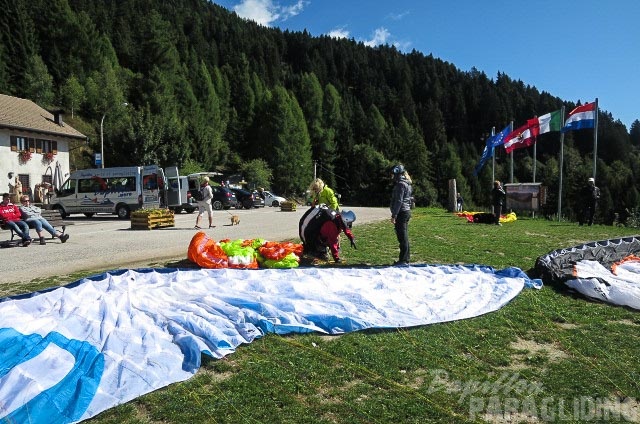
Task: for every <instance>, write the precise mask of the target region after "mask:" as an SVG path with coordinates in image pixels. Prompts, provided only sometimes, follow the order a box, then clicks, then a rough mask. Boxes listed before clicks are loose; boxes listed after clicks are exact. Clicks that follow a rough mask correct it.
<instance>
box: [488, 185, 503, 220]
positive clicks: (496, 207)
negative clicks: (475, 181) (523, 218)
mask: <svg viewBox="0 0 640 424" xmlns="http://www.w3.org/2000/svg"><path fill="white" fill-rule="evenodd" d="M506 197H507V194H506V193H505V192H504V189H503V188H502V184H500V181H498V180H495V181H494V182H493V190H491V205H492V206H493V217H494V221H493V223H494V224H496V225H502V224H500V215H501V214H502V207H503V206H504V203H505V199H506Z"/></svg>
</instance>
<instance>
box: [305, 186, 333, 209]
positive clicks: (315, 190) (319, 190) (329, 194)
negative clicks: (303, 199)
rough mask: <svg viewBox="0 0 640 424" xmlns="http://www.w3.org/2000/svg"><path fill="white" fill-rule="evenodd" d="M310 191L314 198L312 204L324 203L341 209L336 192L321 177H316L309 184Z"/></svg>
mask: <svg viewBox="0 0 640 424" xmlns="http://www.w3.org/2000/svg"><path fill="white" fill-rule="evenodd" d="M309 193H310V194H311V197H312V198H313V202H311V205H312V206H316V205H322V204H324V205H327V206H329V207H330V208H331V209H333V210H334V211H339V206H338V199H337V198H336V195H335V193H334V192H333V190H331V189H330V188H329V186H328V185H326V184H325V183H324V181H322V180H321V179H320V178H316V179H315V180H313V182H312V183H311V185H309Z"/></svg>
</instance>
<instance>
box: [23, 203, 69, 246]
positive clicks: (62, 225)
mask: <svg viewBox="0 0 640 424" xmlns="http://www.w3.org/2000/svg"><path fill="white" fill-rule="evenodd" d="M41 215H42V217H43V218H44V219H46V220H47V221H49V224H51V226H52V227H53V228H55V229H57V230H58V231H60V233H62V234H64V232H65V231H66V230H67V225H68V224H67V222H65V221H64V220H63V219H62V215H60V211H59V210H58V209H42V211H41ZM28 224H29V228H35V225H33V223H31V222H29V223H28ZM16 236H17V234H16V233H15V232H14V231H13V230H11V240H13V239H14V238H15V237H16ZM51 238H52V239H53V238H56V236H51Z"/></svg>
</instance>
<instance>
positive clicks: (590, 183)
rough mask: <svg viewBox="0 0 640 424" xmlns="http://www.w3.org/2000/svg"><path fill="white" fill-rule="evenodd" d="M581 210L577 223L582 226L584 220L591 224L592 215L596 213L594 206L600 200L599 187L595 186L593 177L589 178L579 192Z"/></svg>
mask: <svg viewBox="0 0 640 424" xmlns="http://www.w3.org/2000/svg"><path fill="white" fill-rule="evenodd" d="M581 197H582V211H581V213H580V216H579V217H578V225H580V226H582V225H584V223H585V222H586V223H587V224H588V225H589V226H591V225H593V216H594V215H595V213H596V206H598V200H600V189H599V188H598V187H596V180H595V178H589V179H588V180H587V185H586V186H584V188H583V189H582V192H581Z"/></svg>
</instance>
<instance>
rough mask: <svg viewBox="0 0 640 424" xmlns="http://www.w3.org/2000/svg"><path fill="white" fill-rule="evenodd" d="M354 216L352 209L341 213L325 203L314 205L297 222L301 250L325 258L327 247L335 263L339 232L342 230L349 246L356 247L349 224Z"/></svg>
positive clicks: (338, 246) (338, 245) (337, 260)
mask: <svg viewBox="0 0 640 424" xmlns="http://www.w3.org/2000/svg"><path fill="white" fill-rule="evenodd" d="M355 219H356V216H355V214H354V213H353V212H352V211H343V213H342V214H340V213H338V212H336V211H335V210H332V209H330V208H329V207H328V206H327V205H319V206H314V207H313V208H311V209H309V210H308V211H307V212H305V213H304V215H302V217H301V218H300V224H299V227H298V228H299V235H300V240H302V245H303V249H304V250H303V251H304V253H306V254H309V255H311V256H314V257H315V258H318V259H322V260H327V259H328V258H329V257H328V255H327V248H328V249H329V251H330V252H331V256H332V257H333V260H334V261H335V262H336V263H339V262H342V260H341V259H340V233H342V232H344V233H345V235H346V236H347V238H348V239H349V241H350V242H351V247H353V248H354V249H355V248H356V243H355V239H354V237H353V233H352V232H351V225H352V223H353V221H355Z"/></svg>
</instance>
